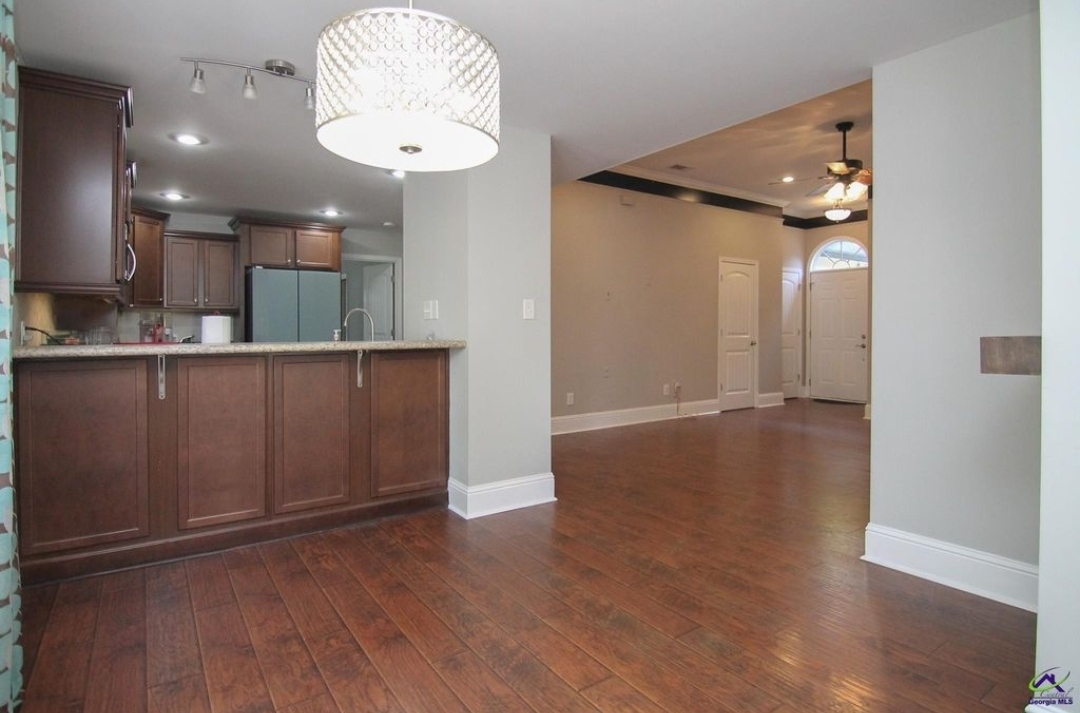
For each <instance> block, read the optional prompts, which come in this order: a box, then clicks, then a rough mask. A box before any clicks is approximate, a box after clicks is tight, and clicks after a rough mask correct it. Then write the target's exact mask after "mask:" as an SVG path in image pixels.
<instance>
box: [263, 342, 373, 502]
mask: <svg viewBox="0 0 1080 713" xmlns="http://www.w3.org/2000/svg"><path fill="white" fill-rule="evenodd" d="M350 356H351V355H350V354H348V353H344V354H342V353H337V354H303V355H289V356H275V357H273V359H272V361H273V371H274V375H273V379H274V383H273V394H274V439H273V440H274V458H273V462H274V478H273V480H274V512H275V513H286V512H295V511H298V510H308V509H311V508H318V507H325V506H327V505H336V504H342V503H347V502H348V501H349V495H350V482H349V481H350V478H349V475H350V471H351V465H352V458H351V457H350V448H349V447H350V440H351V439H350V431H351V424H350V417H349V405H350V401H351V398H350V396H351V392H352V389H353V388H355V383H353V370H352V369H351V368H350V366H349V364H350Z"/></svg>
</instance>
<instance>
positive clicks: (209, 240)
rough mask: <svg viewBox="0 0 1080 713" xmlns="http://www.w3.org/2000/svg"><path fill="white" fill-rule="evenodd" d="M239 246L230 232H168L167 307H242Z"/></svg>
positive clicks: (166, 264) (166, 243)
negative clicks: (224, 233)
mask: <svg viewBox="0 0 1080 713" xmlns="http://www.w3.org/2000/svg"><path fill="white" fill-rule="evenodd" d="M239 283H240V277H239V264H238V246H237V243H236V238H235V237H234V236H231V235H218V234H216V233H198V232H191V231H169V232H166V233H165V306H166V307H171V308H174V309H199V310H221V311H228V310H236V309H239V307H240V289H239Z"/></svg>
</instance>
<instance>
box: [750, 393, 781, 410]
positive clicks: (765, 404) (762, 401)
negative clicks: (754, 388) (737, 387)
mask: <svg viewBox="0 0 1080 713" xmlns="http://www.w3.org/2000/svg"><path fill="white" fill-rule="evenodd" d="M754 405H755V406H756V407H757V408H769V407H770V406H783V405H784V392H782V391H777V392H776V393H773V394H758V395H757V400H756V401H755V403H754Z"/></svg>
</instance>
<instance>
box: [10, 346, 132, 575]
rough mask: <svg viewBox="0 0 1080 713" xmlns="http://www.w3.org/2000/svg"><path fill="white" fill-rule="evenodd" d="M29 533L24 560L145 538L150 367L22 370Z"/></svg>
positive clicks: (25, 529)
mask: <svg viewBox="0 0 1080 713" xmlns="http://www.w3.org/2000/svg"><path fill="white" fill-rule="evenodd" d="M16 374H17V378H16V388H17V391H16V398H17V399H18V401H17V407H16V408H17V410H16V413H17V414H18V420H17V425H16V428H17V430H16V436H15V437H16V440H17V442H18V444H19V445H18V448H17V449H16V454H17V457H18V463H17V468H18V474H19V491H18V495H19V524H20V526H19V536H20V543H19V544H20V551H21V553H22V557H23V558H24V559H27V558H32V557H33V556H34V555H40V554H44V553H54V552H62V551H65V550H73V549H79V548H85V547H90V546H93V545H113V544H115V543H117V542H123V541H130V540H135V539H139V538H145V537H147V536H148V535H149V534H150V529H149V505H148V503H149V459H148V439H147V371H146V361H145V360H120V359H117V360H104V361H95V362H92V363H81V362H41V363H29V364H20V365H19V368H18V370H17V372H16Z"/></svg>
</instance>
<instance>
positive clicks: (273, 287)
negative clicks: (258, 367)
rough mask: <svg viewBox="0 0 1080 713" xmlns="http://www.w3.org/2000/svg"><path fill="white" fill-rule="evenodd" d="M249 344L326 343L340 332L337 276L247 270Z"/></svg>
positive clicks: (246, 323) (264, 269)
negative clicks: (336, 330) (336, 331)
mask: <svg viewBox="0 0 1080 713" xmlns="http://www.w3.org/2000/svg"><path fill="white" fill-rule="evenodd" d="M245 287H246V289H245V293H246V299H247V301H246V302H245V304H244V314H245V317H244V322H245V328H246V334H247V340H248V341H249V342H329V341H330V340H331V339H333V336H334V330H335V329H340V328H341V294H342V289H341V273H340V272H321V271H317V270H270V269H266V268H261V267H252V268H248V271H247V274H246V279H245Z"/></svg>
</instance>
